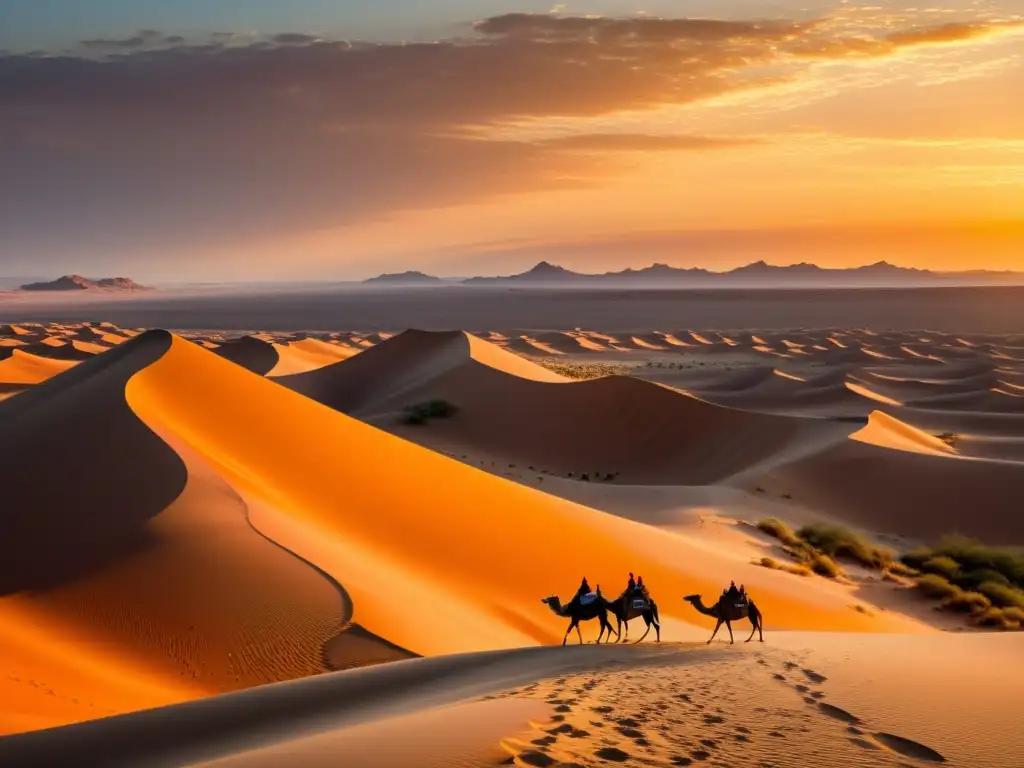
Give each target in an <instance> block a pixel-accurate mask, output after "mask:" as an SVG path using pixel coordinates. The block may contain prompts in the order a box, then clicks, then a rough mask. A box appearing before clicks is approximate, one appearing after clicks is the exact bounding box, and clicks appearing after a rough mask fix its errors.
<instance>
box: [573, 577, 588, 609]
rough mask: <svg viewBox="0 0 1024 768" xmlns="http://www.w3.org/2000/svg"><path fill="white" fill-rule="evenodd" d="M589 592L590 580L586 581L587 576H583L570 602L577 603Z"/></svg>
mask: <svg viewBox="0 0 1024 768" xmlns="http://www.w3.org/2000/svg"><path fill="white" fill-rule="evenodd" d="M589 594H590V582H589V581H587V577H586V576H584V577H583V581H581V582H580V588H579V589H577V590H576V596H575V597H573V599H572V601H571V602H573V603H576V604H579V603H580V601H581V600H582V599H583V596H584V595H589Z"/></svg>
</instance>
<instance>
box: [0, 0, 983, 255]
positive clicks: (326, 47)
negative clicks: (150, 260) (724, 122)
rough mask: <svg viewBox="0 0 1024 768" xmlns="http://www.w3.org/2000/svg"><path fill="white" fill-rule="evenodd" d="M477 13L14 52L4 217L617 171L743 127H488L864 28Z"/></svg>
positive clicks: (262, 208) (65, 229)
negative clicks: (504, 134)
mask: <svg viewBox="0 0 1024 768" xmlns="http://www.w3.org/2000/svg"><path fill="white" fill-rule="evenodd" d="M982 27H984V30H982ZM475 29H476V36H475V37H471V38H469V39H453V40H444V41H441V42H437V43H430V44H427V43H417V44H351V43H347V42H343V41H327V40H321V39H319V38H317V37H316V36H314V35H312V34H306V33H298V32H286V33H280V34H277V35H272V36H270V37H266V36H263V37H255V36H253V35H250V34H242V35H239V34H235V33H211V35H210V36H207V37H206V38H205V42H204V44H201V45H199V44H189V43H186V42H185V41H184V40H182V38H181V36H177V35H170V36H163V35H162V33H160V32H157V31H156V30H144V31H141V32H139V33H138V34H136V35H134V36H132V37H129V38H124V39H105V40H91V41H85V42H83V46H84V47H85V48H86V49H87V51H88V52H89V54H90V55H82V56H68V55H65V56H47V57H33V56H29V55H6V56H0V167H3V168H4V184H3V185H2V186H0V230H2V231H3V232H4V234H5V241H6V243H8V244H10V245H12V246H13V247H20V248H24V249H25V252H26V253H33V254H46V253H55V254H56V253H62V252H65V251H67V249H69V248H76V247H88V248H90V249H92V250H93V251H94V252H115V251H116V252H131V251H132V250H134V249H143V250H146V249H152V248H154V247H160V248H163V249H165V250H167V249H180V250H181V251H183V252H187V250H188V249H190V248H192V247H195V246H197V245H203V244H211V243H214V242H222V243H228V242H240V241H242V240H243V239H245V238H252V237H263V236H270V235H287V234H289V233H293V232H297V231H303V230H306V229H309V228H326V227H336V226H342V225H346V224H350V223H358V222H360V221H364V220H366V219H369V218H375V217H380V216H382V215H386V214H388V213H389V212H392V211H399V210H407V209H414V208H422V207H433V206H443V205H448V204H459V203H462V202H466V201H481V200H485V199H487V198H489V197H492V196H494V195H500V194H511V193H526V192H533V191H538V190H550V189H563V188H567V187H573V188H575V187H581V186H587V185H592V184H596V183H600V182H601V181H602V180H604V179H606V178H608V177H609V176H610V175H612V174H616V173H618V172H619V171H620V166H619V164H618V162H617V161H616V152H621V151H637V150H642V151H648V150H649V151H659V150H691V151H695V150H701V149H708V150H711V149H719V148H724V147H727V146H735V145H736V144H737V141H736V140H731V139H716V138H714V137H700V136H697V137H694V136H655V135H614V134H613V135H607V134H596V135H590V136H577V137H563V138H558V139H553V140H548V141H538V142H528V141H495V140H482V139H481V138H480V131H479V130H478V129H480V128H481V127H483V128H486V127H489V126H500V125H503V124H505V123H508V122H511V121H517V120H522V119H528V118H532V117H552V116H561V117H568V118H573V117H592V116H604V115H610V114H614V113H616V112H619V111H622V110H642V109H646V108H651V107H657V106H660V105H668V104H672V105H675V104H687V103H693V102H697V101H700V100H701V99H705V98H708V97H713V96H717V95H721V94H723V93H727V92H730V91H734V90H736V89H750V88H757V87H759V86H760V85H762V84H765V83H769V82H771V83H774V82H778V79H779V77H780V70H779V67H784V66H786V65H788V64H790V63H791V62H792V61H793V60H799V59H800V58H801V57H803V56H806V55H807V53H806V52H807V51H809V50H816V48H815V46H817V50H822V51H825V50H829V51H832V52H831V53H829V54H828V55H834V56H840V55H843V54H842V51H844V50H850V49H851V48H852V47H853V45H852V44H851V43H850V42H849V41H846V40H843V39H842V37H841V36H840V35H839V33H838V32H836V31H830V30H829V27H828V25H823V24H820V23H816V22H806V23H805V22H801V23H797V22H783V21H779V22H744V21H715V20H689V19H658V18H651V17H637V18H630V19H606V18H590V17H560V16H550V15H531V14H506V15H503V16H495V17H492V18H489V19H485V20H483V21H480V22H478V23H477V24H476V26H475ZM994 29H996V27H995V25H993V24H988V25H977V24H976V25H973V26H971V27H970V30H969V31H966V30H964V29H961V28H957V27H955V25H954V27H952V28H951V26H950V25H947V26H944V27H942V28H931V29H930V31H929V30H928V29H923V30H922V29H918V30H908V31H905V32H903V33H902V35H903V36H902V37H900V36H899V35H900V34H901V33H900V32H898V31H894V30H893V29H892V28H891V27H889V26H884V25H883V26H880V27H879V29H878V31H877V33H876V35H875V37H874V38H872V39H873V40H875V44H877V45H881V46H883V47H884V46H888V48H889V49H890V50H891V49H892V48H893V47H899V46H906V45H920V44H925V43H927V42H948V41H949V40H951V39H967V38H968V37H971V36H977V35H980V34H984V33H985V32H986V31H992V30H994ZM830 46H831V47H830ZM570 150H572V151H570ZM580 150H586V151H580Z"/></svg>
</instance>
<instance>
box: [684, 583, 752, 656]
mask: <svg viewBox="0 0 1024 768" xmlns="http://www.w3.org/2000/svg"><path fill="white" fill-rule="evenodd" d="M683 600H685V601H686V602H688V603H690V604H691V605H693V607H694V608H696V609H697V610H698V611H700V612H701V613H703V614H704V615H705V616H711V617H712V618H714V619H717V620H718V623H717V624H716V625H715V631H714V632H712V633H711V640H714V639H715V635H717V634H718V629H719V628H720V627H721V626H722V623H723V622H724V623H725V626H726V627H727V628H728V630H729V642H730V643H733V642H735V641H734V640H733V636H732V622H734V621H738V620H739V619H750V623H751V624H752V625H753V629H751V630H750V637H748V638H747V639H746V640H745V641H744V642H747V643H749V642H750V641H751V640H753V639H754V633H755V632H757V633H758V636H759V640H760V642H762V643H763V642H764V633H763V632H762V631H761V612H760V611H759V610H757V606H756V605H754V601H753V600H750V599H749V598H748V599H747V601H746V603H736V602H735V601H733V600H730V599H729V598H727V597H725V596H723V597H722V598H721V599H719V601H718V602H717V603H715V604H714V605H713V606H712V607H710V608H708V607H706V606H705V605H704V602H703V601H702V600H701V599H700V595H687V596H686V597H684V598H683ZM711 640H708V645H710V644H711Z"/></svg>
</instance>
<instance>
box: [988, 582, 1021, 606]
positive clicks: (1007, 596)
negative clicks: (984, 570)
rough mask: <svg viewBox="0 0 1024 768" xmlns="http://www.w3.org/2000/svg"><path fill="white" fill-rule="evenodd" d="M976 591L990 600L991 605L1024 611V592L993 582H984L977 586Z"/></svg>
mask: <svg viewBox="0 0 1024 768" xmlns="http://www.w3.org/2000/svg"><path fill="white" fill-rule="evenodd" d="M978 591H979V592H980V593H981V594H983V595H984V596H985V597H987V598H988V599H989V600H991V601H992V604H993V605H998V606H999V607H1001V608H1008V607H1014V608H1021V609H1024V592H1022V591H1021V590H1019V589H1017V588H1015V587H1008V586H1006V585H1005V584H999V583H998V582H995V581H986V582H983V583H981V584H979V585H978Z"/></svg>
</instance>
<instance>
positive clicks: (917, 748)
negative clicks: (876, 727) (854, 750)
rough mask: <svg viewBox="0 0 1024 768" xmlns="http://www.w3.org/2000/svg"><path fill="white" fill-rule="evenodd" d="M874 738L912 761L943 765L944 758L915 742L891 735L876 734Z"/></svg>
mask: <svg viewBox="0 0 1024 768" xmlns="http://www.w3.org/2000/svg"><path fill="white" fill-rule="evenodd" d="M875 738H876V739H877V740H878V741H879V742H880V743H881V744H882V746H884V747H887V748H888V749H890V750H892V751H893V752H895V753H896V754H898V755H903V757H910V758H913V759H914V760H924V761H927V762H930V763H944V762H946V758H944V757H943V756H942V755H940V754H939V753H938V752H936V751H935V750H934V749H932V748H931V747H926V746H925V745H924V744H921V743H919V742H916V741H911V740H910V739H905V738H903V737H902V736H895V735H893V734H891V733H876V734H875Z"/></svg>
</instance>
